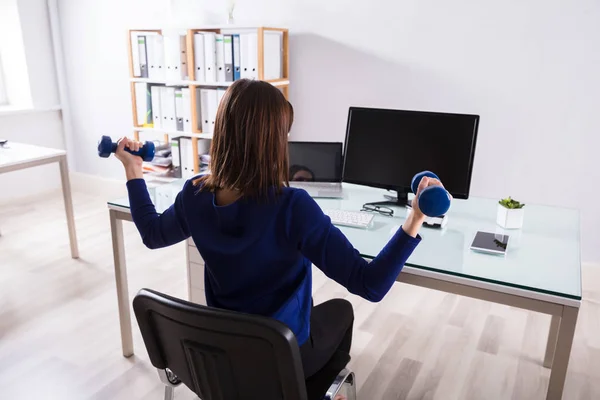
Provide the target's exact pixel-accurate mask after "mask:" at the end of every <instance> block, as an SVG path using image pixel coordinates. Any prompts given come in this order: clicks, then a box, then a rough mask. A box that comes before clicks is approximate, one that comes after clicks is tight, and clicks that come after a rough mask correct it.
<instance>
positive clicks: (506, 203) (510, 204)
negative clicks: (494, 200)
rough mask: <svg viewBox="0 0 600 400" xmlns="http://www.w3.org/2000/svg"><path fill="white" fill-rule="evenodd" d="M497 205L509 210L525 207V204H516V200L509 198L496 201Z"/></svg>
mask: <svg viewBox="0 0 600 400" xmlns="http://www.w3.org/2000/svg"><path fill="white" fill-rule="evenodd" d="M498 204H500V205H501V206H502V207H505V208H508V209H510V210H513V209H518V208H523V207H525V203H521V202H518V201H517V200H514V199H512V198H511V197H510V196H508V197H507V198H506V199H502V200H500V201H498Z"/></svg>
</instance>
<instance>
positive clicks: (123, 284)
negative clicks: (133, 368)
mask: <svg viewBox="0 0 600 400" xmlns="http://www.w3.org/2000/svg"><path fill="white" fill-rule="evenodd" d="M109 214H110V232H111V235H112V245H113V257H114V262H115V282H116V284H117V303H118V306H119V322H120V324H121V346H122V347H123V356H124V357H131V356H132V355H133V336H132V334H131V314H130V312H129V290H128V285H127V265H126V264H125V243H124V241H123V220H121V219H119V217H118V212H117V211H114V210H110V211H109Z"/></svg>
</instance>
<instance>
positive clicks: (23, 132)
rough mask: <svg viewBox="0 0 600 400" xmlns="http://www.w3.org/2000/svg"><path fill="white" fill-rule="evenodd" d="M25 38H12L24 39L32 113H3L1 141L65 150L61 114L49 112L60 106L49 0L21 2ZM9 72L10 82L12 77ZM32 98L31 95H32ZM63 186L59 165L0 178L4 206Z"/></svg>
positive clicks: (1, 116) (21, 20) (19, 5)
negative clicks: (16, 198) (6, 203)
mask: <svg viewBox="0 0 600 400" xmlns="http://www.w3.org/2000/svg"><path fill="white" fill-rule="evenodd" d="M17 5H18V12H19V17H20V22H21V31H22V32H21V34H20V35H19V34H15V33H14V32H13V33H12V35H11V38H12V40H13V41H14V42H17V41H19V40H20V38H19V36H21V37H22V42H23V45H24V46H23V48H24V50H25V58H26V63H27V69H26V75H27V76H25V77H24V78H23V79H25V80H28V81H29V85H24V86H23V87H24V88H26V89H24V90H26V91H28V92H30V96H28V97H30V104H29V106H30V107H33V109H32V110H31V112H28V113H23V114H15V115H3V114H2V111H1V110H0V137H2V138H6V139H8V140H9V141H15V142H23V143H31V144H39V145H43V146H48V147H55V148H64V138H63V133H62V121H61V116H60V112H59V111H48V110H51V109H52V108H55V107H56V106H57V105H58V103H59V98H58V91H57V87H56V73H55V68H54V59H53V57H52V41H51V39H50V27H49V20H48V13H47V8H46V1H45V0H19V1H18V2H17ZM6 72H7V79H10V77H11V76H10V75H8V71H6ZM28 94H29V93H28ZM58 186H60V174H59V170H58V164H56V165H47V166H42V167H36V168H32V169H28V170H23V171H17V172H11V173H9V174H3V175H0V187H1V188H8V190H0V202H2V201H5V200H9V199H11V198H14V197H15V196H29V195H32V194H35V193H41V192H44V191H46V190H49V189H52V188H55V187H58Z"/></svg>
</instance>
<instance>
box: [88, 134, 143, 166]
mask: <svg viewBox="0 0 600 400" xmlns="http://www.w3.org/2000/svg"><path fill="white" fill-rule="evenodd" d="M118 146H119V145H118V143H116V142H113V141H112V139H111V138H110V136H106V135H104V136H102V138H101V139H100V141H99V142H98V155H99V156H100V157H104V158H106V157H108V156H110V154H111V153H115V152H116V151H117V147H118ZM125 151H126V152H128V153H130V154H133V155H134V156H138V157H141V158H142V159H143V160H144V161H152V159H153V158H154V153H155V146H154V143H153V142H148V141H147V142H146V143H144V145H143V146H142V147H140V149H139V150H137V151H133V150H131V149H129V148H127V147H125Z"/></svg>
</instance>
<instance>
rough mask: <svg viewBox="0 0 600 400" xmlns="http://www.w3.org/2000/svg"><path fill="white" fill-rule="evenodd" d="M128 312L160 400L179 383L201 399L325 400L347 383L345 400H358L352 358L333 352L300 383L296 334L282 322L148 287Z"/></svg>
mask: <svg viewBox="0 0 600 400" xmlns="http://www.w3.org/2000/svg"><path fill="white" fill-rule="evenodd" d="M133 309H134V311H135V316H136V319H137V321H138V324H139V326H140V330H141V332H142V337H143V339H144V343H145V345H146V349H147V350H148V355H149V356H150V361H151V362H152V365H154V366H155V367H156V368H157V369H158V375H159V377H160V379H161V381H162V382H163V383H164V384H165V400H172V399H173V396H174V388H175V387H176V386H178V385H180V384H181V383H182V382H183V383H184V384H185V385H186V386H187V387H189V388H190V389H191V390H192V391H193V392H194V393H196V394H197V395H198V396H199V397H200V399H202V400H237V399H240V400H241V399H261V400H270V399H285V400H288V399H290V400H291V399H294V400H317V399H328V400H329V399H333V398H334V396H335V395H336V394H338V392H340V389H341V388H342V386H343V385H344V384H346V387H347V389H348V390H347V393H346V396H347V397H348V400H355V399H356V386H355V381H354V373H353V372H351V371H349V370H348V369H347V368H346V365H347V364H348V361H350V356H349V355H348V354H345V353H341V352H337V353H336V354H335V355H334V357H333V358H332V360H330V361H329V363H328V364H327V365H326V366H325V367H324V368H323V369H321V370H320V371H319V372H318V373H317V374H315V375H314V376H312V377H310V378H309V379H308V380H306V381H305V380H304V373H303V371H302V361H301V359H300V349H299V347H298V343H297V342H296V337H295V336H294V334H293V333H292V331H290V329H289V328H288V327H287V326H286V325H284V324H283V323H281V322H279V321H276V320H274V319H271V318H266V317H261V316H256V315H249V314H243V313H238V312H233V311H227V310H221V309H216V308H212V307H206V306H202V305H199V304H195V303H190V302H187V301H184V300H181V299H177V298H174V297H171V296H167V295H165V294H162V293H159V292H156V291H153V290H149V289H142V290H140V291H139V293H138V294H137V295H136V296H135V298H134V299H133Z"/></svg>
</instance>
